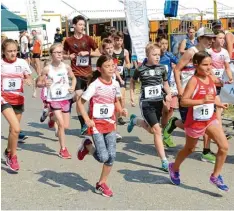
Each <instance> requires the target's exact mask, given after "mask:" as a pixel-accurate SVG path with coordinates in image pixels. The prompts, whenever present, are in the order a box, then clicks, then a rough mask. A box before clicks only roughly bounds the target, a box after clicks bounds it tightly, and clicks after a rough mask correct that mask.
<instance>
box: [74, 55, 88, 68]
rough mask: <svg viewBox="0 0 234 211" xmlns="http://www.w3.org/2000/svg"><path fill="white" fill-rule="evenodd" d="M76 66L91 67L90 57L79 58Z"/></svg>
mask: <svg viewBox="0 0 234 211" xmlns="http://www.w3.org/2000/svg"><path fill="white" fill-rule="evenodd" d="M76 66H81V67H87V66H89V56H77V57H76Z"/></svg>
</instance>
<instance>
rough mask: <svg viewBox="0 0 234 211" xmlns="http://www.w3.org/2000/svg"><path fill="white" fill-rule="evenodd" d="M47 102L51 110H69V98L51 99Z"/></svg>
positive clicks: (66, 111)
mask: <svg viewBox="0 0 234 211" xmlns="http://www.w3.org/2000/svg"><path fill="white" fill-rule="evenodd" d="M49 103H50V108H51V110H52V111H54V110H62V112H63V113H68V112H70V101H69V100H62V101H52V102H49Z"/></svg>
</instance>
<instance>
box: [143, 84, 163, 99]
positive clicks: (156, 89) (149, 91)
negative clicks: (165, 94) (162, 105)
mask: <svg viewBox="0 0 234 211" xmlns="http://www.w3.org/2000/svg"><path fill="white" fill-rule="evenodd" d="M161 93H162V87H161V85H157V86H147V87H145V98H157V97H161Z"/></svg>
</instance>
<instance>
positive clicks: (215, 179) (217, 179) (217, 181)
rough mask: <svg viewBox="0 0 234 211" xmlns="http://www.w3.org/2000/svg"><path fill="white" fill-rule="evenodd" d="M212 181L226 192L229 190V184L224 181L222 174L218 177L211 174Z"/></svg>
mask: <svg viewBox="0 0 234 211" xmlns="http://www.w3.org/2000/svg"><path fill="white" fill-rule="evenodd" d="M210 183H211V184H212V185H214V186H216V187H217V188H218V189H219V190H221V191H224V192H228V191H229V188H228V186H227V185H225V184H224V183H223V178H222V176H221V175H219V176H218V177H215V176H213V175H211V176H210Z"/></svg>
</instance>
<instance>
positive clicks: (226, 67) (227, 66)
mask: <svg viewBox="0 0 234 211" xmlns="http://www.w3.org/2000/svg"><path fill="white" fill-rule="evenodd" d="M224 65H225V71H226V73H227V76H228V79H229V81H228V83H230V84H231V83H233V78H232V71H231V68H230V64H229V63H228V62H225V63H224Z"/></svg>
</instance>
